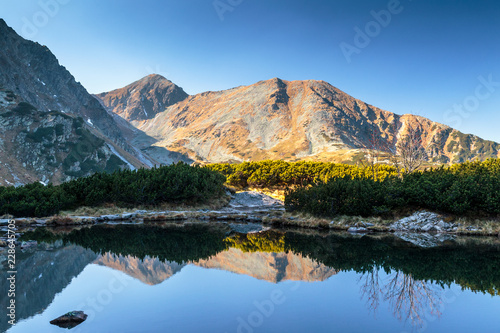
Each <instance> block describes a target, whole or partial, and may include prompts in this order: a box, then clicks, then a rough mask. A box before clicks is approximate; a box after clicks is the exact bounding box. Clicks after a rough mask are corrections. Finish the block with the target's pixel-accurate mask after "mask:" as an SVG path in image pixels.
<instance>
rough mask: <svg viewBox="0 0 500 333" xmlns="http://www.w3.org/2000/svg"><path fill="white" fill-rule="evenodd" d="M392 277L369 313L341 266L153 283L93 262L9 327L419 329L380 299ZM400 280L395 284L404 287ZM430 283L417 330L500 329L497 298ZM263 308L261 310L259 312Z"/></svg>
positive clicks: (358, 279) (354, 278)
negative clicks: (429, 303) (298, 276)
mask: <svg viewBox="0 0 500 333" xmlns="http://www.w3.org/2000/svg"><path fill="white" fill-rule="evenodd" d="M394 277H395V275H394V273H392V274H389V275H387V274H386V273H384V272H382V271H380V272H379V276H378V281H379V286H380V288H381V290H382V291H383V292H382V293H381V294H380V295H379V303H378V304H377V307H376V311H375V312H374V310H373V309H370V308H371V306H370V298H369V295H367V294H366V293H365V294H364V295H363V291H364V290H366V289H367V288H369V287H373V285H370V283H368V286H367V280H366V278H367V277H366V276H362V274H357V273H354V272H347V273H344V272H340V273H338V274H337V275H334V276H332V277H330V278H329V279H328V280H326V281H323V282H293V281H285V282H281V283H279V284H273V283H270V282H267V281H262V280H258V279H255V278H253V277H250V276H246V275H238V274H234V273H230V272H226V271H223V270H216V269H204V268H200V267H196V266H194V265H188V266H186V267H184V268H183V269H182V270H181V271H180V272H178V273H176V274H175V275H173V276H172V277H170V278H168V279H167V280H165V281H164V282H162V283H160V284H158V285H154V286H151V285H146V284H144V283H142V282H140V281H139V280H136V279H132V278H131V277H129V276H127V275H126V274H124V273H122V272H119V271H115V270H113V269H110V268H108V267H103V266H98V265H94V264H91V265H88V266H87V267H86V268H85V269H84V270H83V271H82V273H81V274H80V275H78V276H77V277H76V278H74V279H73V280H72V281H71V283H70V284H69V285H68V286H67V287H66V288H65V289H64V290H63V291H62V292H61V293H59V294H57V295H56V297H55V298H54V300H53V302H52V304H51V305H50V306H48V308H47V309H45V311H43V313H41V314H38V315H35V316H34V317H32V318H29V319H26V320H23V321H21V322H19V323H18V324H17V325H16V326H15V327H13V328H12V329H10V330H9V331H8V332H9V333H10V332H12V333H16V332H62V329H61V328H58V327H56V326H52V325H50V324H49V321H50V320H52V319H54V318H56V317H58V316H60V315H62V314H64V313H66V312H67V311H71V310H85V311H86V313H87V314H89V318H88V319H87V321H86V322H84V323H83V324H81V325H80V326H78V327H76V328H74V329H72V330H71V332H113V333H114V332H238V328H239V332H252V331H253V332H402V331H408V332H412V331H417V332H418V331H419V330H418V329H415V328H413V327H412V324H411V320H410V319H408V320H406V323H405V320H404V319H406V318H403V320H398V319H397V316H396V315H395V314H394V306H395V305H394V300H388V299H385V298H386V295H387V294H388V293H389V291H388V290H387V288H389V287H388V286H390V283H391V281H394ZM402 281H404V280H401V279H399V280H397V281H396V282H395V283H396V284H397V285H398V286H401V287H403V288H404V287H405V286H404V285H401V283H402ZM411 282H415V281H411ZM427 286H428V287H430V288H432V286H430V285H429V284H427ZM396 289H397V288H396ZM432 289H433V291H434V292H435V295H434V296H435V298H434V299H436V297H437V299H441V300H443V302H441V304H440V306H439V311H440V313H441V315H440V317H437V316H429V315H428V314H426V313H425V312H426V311H420V314H421V316H422V319H423V330H421V331H424V330H425V332H499V331H500V315H499V314H500V297H491V296H490V295H483V294H481V293H477V294H474V293H472V292H470V291H461V288H460V287H459V286H456V285H452V286H451V291H450V290H449V289H448V288H446V289H445V290H443V289H441V287H437V286H434V287H433V288H432ZM454 294H456V295H458V296H456V297H454ZM272 295H274V296H276V295H279V297H277V298H276V297H275V298H274V299H275V300H279V301H278V302H277V303H275V304H274V305H272V307H274V309H271V308H270V307H269V306H270V304H272V303H271V302H270V300H271V299H272V298H273V297H272ZM372 296H373V295H372ZM424 298H425V297H424ZM89 299H95V301H92V300H90V301H89ZM94 302H95V303H94ZM391 302H392V303H391ZM259 304H260V305H259ZM262 306H263V309H264V310H262V309H261V310H260V311H259V310H258V307H262ZM372 308H373V307H372ZM96 310H97V311H96ZM242 322H245V324H242ZM252 325H253V326H252ZM254 326H255V327H254Z"/></svg>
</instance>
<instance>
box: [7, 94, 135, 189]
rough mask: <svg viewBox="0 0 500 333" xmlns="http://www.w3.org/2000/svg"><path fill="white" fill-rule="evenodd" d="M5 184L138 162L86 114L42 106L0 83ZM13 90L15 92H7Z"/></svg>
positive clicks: (55, 180)
mask: <svg viewBox="0 0 500 333" xmlns="http://www.w3.org/2000/svg"><path fill="white" fill-rule="evenodd" d="M2 93H3V95H4V97H2V96H0V101H4V103H0V185H4V186H7V185H21V184H26V183H32V182H36V181H41V182H43V183H49V182H50V183H55V184H57V183H61V182H63V181H67V180H70V179H72V178H76V177H83V176H88V175H90V174H93V173H95V172H99V171H105V170H106V171H114V170H118V169H121V168H127V167H133V166H132V165H131V164H130V163H128V161H127V160H126V159H125V158H123V157H122V155H120V154H119V152H118V150H119V148H117V147H113V145H112V143H111V142H109V141H107V139H106V138H103V137H102V136H99V135H98V133H96V132H95V131H94V130H93V129H92V128H91V127H89V126H88V125H86V124H85V122H84V121H83V119H82V118H75V117H73V116H70V115H68V114H65V113H62V112H58V111H50V112H41V111H39V110H37V109H36V108H35V107H34V106H32V105H31V104H29V103H26V102H23V101H22V99H21V98H19V97H18V96H16V95H15V94H14V93H13V92H12V91H8V90H7V91H5V90H1V89H0V95H1V94H2ZM7 95H8V96H9V97H7Z"/></svg>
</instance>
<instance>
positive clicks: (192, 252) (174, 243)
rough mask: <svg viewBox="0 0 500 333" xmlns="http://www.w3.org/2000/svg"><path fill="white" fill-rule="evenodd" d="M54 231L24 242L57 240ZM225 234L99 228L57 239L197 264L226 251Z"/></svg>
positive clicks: (31, 236) (40, 232)
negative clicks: (198, 261)
mask: <svg viewBox="0 0 500 333" xmlns="http://www.w3.org/2000/svg"><path fill="white" fill-rule="evenodd" d="M48 233H49V234H50V231H46V230H45V231H44V229H36V230H35V231H34V232H32V233H26V234H25V235H24V239H34V240H39V241H46V240H50V241H54V238H53V237H51V236H49V235H48ZM224 237H225V231H224V230H222V229H220V228H219V229H216V228H212V229H211V228H209V227H207V226H198V225H193V226H184V227H172V228H162V227H154V226H137V225H117V226H106V225H98V226H94V227H92V228H83V229H81V230H75V231H72V232H71V233H70V234H67V235H60V236H56V238H58V239H62V240H63V241H64V242H65V243H72V244H77V245H80V246H82V247H84V248H88V249H90V250H92V251H94V252H96V253H99V254H104V253H106V252H112V253H114V254H116V255H124V256H127V255H131V256H134V257H137V258H139V259H144V258H145V257H146V256H149V257H154V258H158V259H159V260H161V261H175V262H177V263H183V262H186V261H197V260H200V259H208V258H210V257H212V256H214V255H216V254H217V253H219V252H222V251H224V250H226V245H225V244H224V242H223V239H224Z"/></svg>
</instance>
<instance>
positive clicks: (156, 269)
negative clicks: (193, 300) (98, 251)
mask: <svg viewBox="0 0 500 333" xmlns="http://www.w3.org/2000/svg"><path fill="white" fill-rule="evenodd" d="M94 263H95V264H98V265H101V266H106V267H110V268H113V269H115V270H118V271H122V272H123V273H125V274H127V275H129V276H131V277H133V278H135V279H137V280H139V281H141V282H143V283H145V284H149V285H155V284H159V283H162V282H163V281H165V280H166V279H168V278H169V277H171V276H172V275H174V274H175V273H177V272H179V271H180V270H181V269H182V268H183V267H184V266H186V265H185V264H178V263H176V262H170V261H165V262H162V261H160V260H159V259H158V258H151V257H146V258H144V259H142V260H141V259H138V258H136V257H133V256H122V255H119V256H117V255H115V254H112V253H110V252H108V253H105V254H104V255H101V256H99V257H98V258H97V259H96V260H95V261H94Z"/></svg>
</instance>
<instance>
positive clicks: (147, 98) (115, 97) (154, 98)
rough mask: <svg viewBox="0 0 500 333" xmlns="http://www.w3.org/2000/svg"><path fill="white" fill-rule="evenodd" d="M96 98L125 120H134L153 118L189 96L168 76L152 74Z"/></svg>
mask: <svg viewBox="0 0 500 333" xmlns="http://www.w3.org/2000/svg"><path fill="white" fill-rule="evenodd" d="M95 97H96V98H97V99H99V100H100V101H101V103H102V104H103V105H104V106H105V107H106V108H108V109H109V110H112V111H113V112H114V113H116V114H118V115H119V116H121V117H122V118H124V119H125V120H127V121H134V120H146V119H152V118H154V117H155V115H156V114H158V113H159V112H162V111H163V110H165V108H167V107H169V106H171V105H173V104H175V103H177V102H180V101H183V100H184V99H186V98H187V97H188V94H186V92H184V90H183V89H182V88H180V87H178V86H177V85H175V84H174V83H172V82H171V81H169V80H167V79H166V78H165V77H163V76H161V75H159V74H151V75H148V76H146V77H144V78H142V79H140V80H138V81H135V82H133V83H131V84H129V85H128V86H126V87H123V88H121V89H116V90H113V91H110V92H105V93H101V94H98V95H96V96H95Z"/></svg>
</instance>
